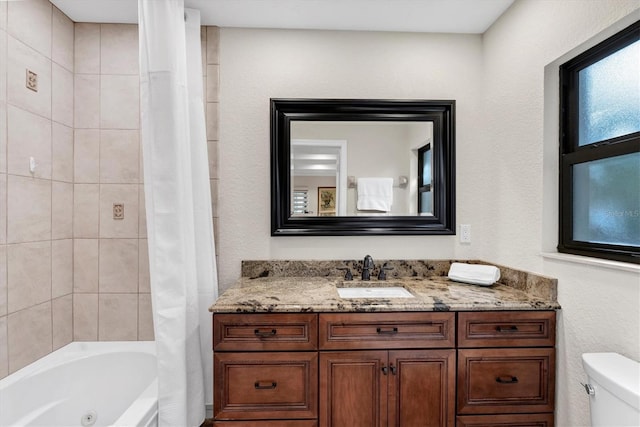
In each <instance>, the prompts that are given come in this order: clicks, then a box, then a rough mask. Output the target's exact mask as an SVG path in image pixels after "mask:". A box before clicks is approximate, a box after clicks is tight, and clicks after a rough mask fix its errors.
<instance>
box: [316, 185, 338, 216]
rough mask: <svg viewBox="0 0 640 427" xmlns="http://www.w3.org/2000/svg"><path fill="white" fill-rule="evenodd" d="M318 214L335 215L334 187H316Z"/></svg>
mask: <svg viewBox="0 0 640 427" xmlns="http://www.w3.org/2000/svg"><path fill="white" fill-rule="evenodd" d="M318 216H336V187H318Z"/></svg>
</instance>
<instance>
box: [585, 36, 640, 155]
mask: <svg viewBox="0 0 640 427" xmlns="http://www.w3.org/2000/svg"><path fill="white" fill-rule="evenodd" d="M578 79H579V89H578V90H579V92H578V93H579V98H580V99H579V100H578V116H579V137H578V138H579V142H578V144H579V145H581V146H582V145H587V144H591V143H594V142H598V141H602V140H606V139H610V138H615V137H618V136H622V135H627V134H630V133H633V132H638V131H640V41H637V42H635V43H633V44H631V45H629V46H627V47H625V48H623V49H620V50H619V51H617V52H616V53H614V54H612V55H610V56H607V57H606V58H604V59H602V60H600V61H598V62H596V63H595V64H592V65H590V66H589V67H586V68H585V69H583V70H581V71H580V72H579V77H578Z"/></svg>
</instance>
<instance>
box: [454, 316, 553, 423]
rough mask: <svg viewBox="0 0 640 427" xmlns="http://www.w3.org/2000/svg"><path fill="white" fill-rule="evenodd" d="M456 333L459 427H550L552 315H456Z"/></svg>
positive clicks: (551, 403) (551, 411) (551, 421)
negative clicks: (507, 426)
mask: <svg viewBox="0 0 640 427" xmlns="http://www.w3.org/2000/svg"><path fill="white" fill-rule="evenodd" d="M457 335H458V389H457V401H458V418H457V425H458V427H464V426H483V427H491V426H506V425H509V426H540V427H542V426H545V427H549V426H553V411H554V401H555V312H554V311H531V312H527V311H517V312H512V311H509V312H460V313H458V325H457ZM507 414H508V415H507ZM516 414H522V415H516Z"/></svg>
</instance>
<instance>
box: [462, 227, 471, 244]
mask: <svg viewBox="0 0 640 427" xmlns="http://www.w3.org/2000/svg"><path fill="white" fill-rule="evenodd" d="M460 243H471V225H470V224H460Z"/></svg>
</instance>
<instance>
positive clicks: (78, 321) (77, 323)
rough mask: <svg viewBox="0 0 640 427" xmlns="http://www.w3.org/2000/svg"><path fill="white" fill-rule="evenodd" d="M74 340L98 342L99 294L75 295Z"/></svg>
mask: <svg viewBox="0 0 640 427" xmlns="http://www.w3.org/2000/svg"><path fill="white" fill-rule="evenodd" d="M73 340H74V341H97V340H98V294H73Z"/></svg>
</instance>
